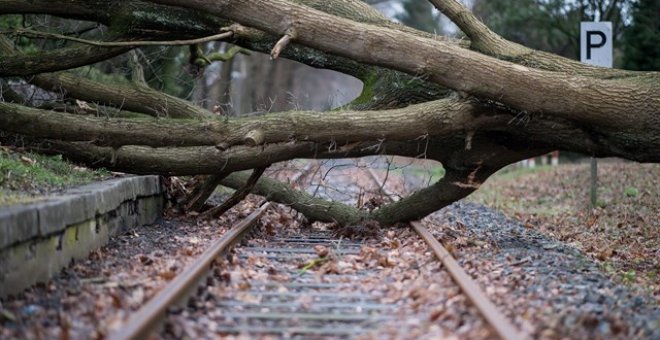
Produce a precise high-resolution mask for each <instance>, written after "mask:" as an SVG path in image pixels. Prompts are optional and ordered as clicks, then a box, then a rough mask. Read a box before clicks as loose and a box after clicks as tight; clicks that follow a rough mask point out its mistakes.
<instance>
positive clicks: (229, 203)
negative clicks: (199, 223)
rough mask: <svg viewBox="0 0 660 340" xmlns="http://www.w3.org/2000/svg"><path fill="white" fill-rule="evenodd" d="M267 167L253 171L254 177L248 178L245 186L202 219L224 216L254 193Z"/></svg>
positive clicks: (206, 212)
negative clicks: (251, 192) (253, 190)
mask: <svg viewBox="0 0 660 340" xmlns="http://www.w3.org/2000/svg"><path fill="white" fill-rule="evenodd" d="M266 168H267V167H262V168H256V169H254V171H252V175H250V178H248V180H247V182H245V185H244V186H243V187H242V188H240V189H238V190H236V192H234V194H233V195H231V197H229V198H228V199H227V200H226V201H225V202H224V203H222V204H221V205H219V206H217V207H215V208H212V209H209V210H207V211H205V212H204V213H203V214H202V215H201V218H203V219H211V218H214V217H218V216H220V215H222V214H224V213H225V212H226V211H227V210H229V209H231V208H232V207H233V206H235V205H236V204H238V202H240V201H242V200H243V199H244V198H245V197H246V196H247V195H248V194H249V193H250V191H252V189H253V188H254V186H255V184H256V183H257V181H258V180H259V178H260V177H261V175H263V173H264V171H266Z"/></svg>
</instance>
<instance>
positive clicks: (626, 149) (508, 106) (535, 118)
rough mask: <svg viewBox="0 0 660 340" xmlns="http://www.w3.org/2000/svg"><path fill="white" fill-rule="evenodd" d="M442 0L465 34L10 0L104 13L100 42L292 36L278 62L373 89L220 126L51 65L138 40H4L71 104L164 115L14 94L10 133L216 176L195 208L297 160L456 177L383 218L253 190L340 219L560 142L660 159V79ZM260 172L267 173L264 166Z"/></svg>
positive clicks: (367, 18)
mask: <svg viewBox="0 0 660 340" xmlns="http://www.w3.org/2000/svg"><path fill="white" fill-rule="evenodd" d="M431 2H432V3H433V4H434V5H435V6H436V7H437V8H438V9H439V10H440V11H441V12H443V13H444V14H445V15H447V17H449V18H450V19H451V20H452V21H454V22H455V23H456V24H457V25H458V27H459V28H460V29H461V30H463V32H465V33H466V35H467V36H468V38H469V40H455V39H450V38H445V37H440V36H435V35H432V34H428V33H424V32H420V31H417V30H415V29H412V28H408V27H405V26H402V25H399V24H395V23H392V22H390V21H389V20H387V19H386V18H384V17H383V16H382V15H381V14H379V13H378V12H377V11H375V10H373V9H371V8H370V7H369V6H368V5H366V4H365V3H363V2H361V1H358V0H327V1H320V0H289V1H286V0H270V1H263V0H217V1H212V2H211V1H202V0H185V1H184V0H155V1H138V0H129V1H122V2H111V1H83V0H67V1H45V0H36V1H29V2H27V1H16V0H0V15H2V14H50V15H55V16H60V17H64V18H69V19H75V20H86V21H92V22H97V23H99V24H101V25H105V26H106V27H107V29H108V33H107V34H105V35H102V37H104V38H105V39H108V40H112V38H113V37H122V40H175V39H191V38H200V37H205V36H213V35H216V34H218V33H220V32H221V31H227V32H231V33H232V36H231V38H230V39H229V40H230V41H229V42H231V43H234V44H237V45H239V46H241V47H244V48H247V49H250V50H254V51H259V52H265V53H269V52H271V50H272V49H273V47H274V45H275V44H276V43H277V41H280V40H281V38H282V37H283V36H286V37H287V38H286V39H285V40H282V41H287V44H283V43H281V44H280V45H279V47H278V49H277V51H276V52H277V54H279V57H280V58H289V59H293V60H296V61H299V62H302V63H305V64H307V65H310V66H313V67H318V68H325V69H331V70H335V71H339V72H342V73H345V74H348V75H351V76H354V77H356V78H358V79H360V80H361V81H362V82H363V83H364V89H363V92H362V95H361V96H360V97H359V98H358V99H357V100H355V101H354V102H353V103H351V104H349V105H347V106H346V107H344V108H342V109H340V110H335V111H331V112H323V113H319V112H303V111H295V112H293V111H292V112H278V113H269V114H267V115H265V116H261V117H253V118H235V119H234V118H232V119H224V118H222V119H221V118H218V117H214V116H213V114H212V113H210V112H209V111H206V110H204V109H202V108H199V107H197V106H195V105H193V104H192V103H190V102H188V101H186V100H183V99H180V98H176V97H172V96H168V95H166V94H163V93H161V92H159V91H157V90H155V89H152V88H149V87H148V86H146V85H145V84H144V83H139V82H137V83H136V82H134V83H130V84H104V83H100V82H96V81H92V80H90V79H87V78H84V77H81V76H77V75H74V74H72V73H67V72H58V73H45V72H54V71H66V70H68V69H71V68H74V67H77V66H81V65H88V64H92V63H94V62H97V61H101V60H105V59H108V58H111V57H113V56H116V55H119V54H122V53H124V52H126V51H129V50H130V48H129V47H116V48H100V47H90V46H86V45H80V44H79V43H69V44H68V45H66V47H63V48H61V49H45V50H43V51H40V52H38V53H31V54H25V53H21V52H20V51H18V50H17V49H16V48H15V46H13V44H12V42H11V41H9V40H8V39H6V38H5V37H0V54H1V55H2V58H0V77H8V76H23V77H25V78H24V80H25V81H28V82H30V83H32V84H35V85H37V86H39V87H41V88H43V89H46V90H51V91H54V92H57V93H61V94H63V98H65V99H67V100H83V101H87V102H90V103H93V104H98V105H107V106H109V107H113V108H115V109H120V110H129V111H132V112H138V113H142V114H147V115H150V116H152V117H147V118H141V119H129V118H107V117H95V116H92V115H87V116H81V115H72V114H69V113H65V112H56V111H57V110H46V109H39V108H34V107H29V105H26V104H25V103H27V102H29V101H27V100H21V98H20V96H19V95H17V94H16V93H13V92H9V91H6V90H3V97H4V98H5V102H0V131H1V132H3V134H5V135H7V134H20V135H23V136H26V137H27V138H28V139H29V140H30V141H31V144H30V145H31V147H33V148H34V149H37V150H41V151H42V152H59V153H63V154H65V155H67V156H68V157H70V158H72V159H75V160H79V161H82V162H85V163H87V164H91V165H93V166H103V167H107V168H110V169H116V170H120V171H126V172H133V173H157V174H165V175H211V177H210V178H211V180H209V181H208V182H207V185H205V186H204V187H203V189H204V190H202V191H200V192H198V195H197V196H196V197H198V198H197V199H195V200H192V201H191V202H192V203H191V204H192V205H190V206H188V208H191V209H195V208H199V207H200V206H201V204H203V201H204V200H205V199H206V198H205V197H206V196H207V194H208V193H209V192H210V191H212V190H213V188H214V187H215V185H216V184H217V182H218V181H220V180H221V179H222V178H223V177H224V176H225V175H226V174H229V173H232V172H236V171H240V170H248V169H261V168H264V167H267V166H268V165H270V164H272V163H276V162H280V161H286V160H290V159H294V158H343V157H361V156H367V155H374V154H390V155H401V156H407V157H418V156H420V155H423V156H424V157H426V158H429V159H434V160H437V161H439V162H441V163H442V165H443V167H444V168H445V169H446V170H447V174H446V176H445V177H444V178H443V179H441V180H440V181H438V182H437V183H435V184H433V185H431V186H430V187H428V188H426V189H423V190H420V191H418V192H416V193H414V194H412V195H410V196H409V197H406V198H404V199H402V200H401V201H398V202H396V203H392V204H390V205H387V206H383V207H380V208H379V209H376V210H375V211H373V212H372V213H367V212H364V211H360V210H357V209H356V208H353V207H349V206H346V205H343V204H340V203H337V202H326V201H323V200H319V199H318V198H313V197H311V196H309V195H307V194H305V193H302V192H298V191H296V190H294V189H292V188H291V187H289V186H287V185H285V184H282V183H277V182H274V181H272V180H269V179H266V178H261V179H260V180H259V181H257V182H256V183H254V185H255V186H254V188H253V189H254V192H255V193H258V194H261V195H264V196H267V197H268V198H269V199H272V200H274V201H278V202H281V203H284V204H289V205H291V206H292V207H294V208H295V209H297V210H298V211H300V212H302V213H303V214H305V215H306V216H307V217H308V218H310V219H311V220H319V221H327V222H337V223H340V224H351V223H358V222H360V221H364V220H376V221H378V222H380V223H381V224H392V223H395V222H399V221H407V220H411V219H417V218H421V217H423V216H425V215H427V214H429V213H431V212H433V211H435V210H437V209H439V208H441V207H443V206H445V205H447V204H450V203H452V202H454V201H456V200H458V199H461V198H463V197H465V196H466V195H469V194H470V193H471V192H473V191H474V190H477V189H478V187H479V185H480V184H481V183H482V182H483V181H484V180H485V179H486V178H488V176H490V175H491V174H492V173H494V172H495V171H497V170H498V169H500V168H502V167H503V166H506V165H507V164H510V163H512V162H515V161H518V160H521V159H525V158H528V157H530V156H534V155H538V154H542V153H545V152H548V151H550V150H555V149H563V150H570V151H575V152H581V153H585V154H591V155H595V156H603V157H605V156H618V157H623V158H627V159H631V160H636V161H644V162H660V73H657V72H646V73H639V72H630V71H624V70H615V69H613V70H610V69H602V68H597V67H591V66H587V65H584V64H581V63H578V62H576V61H573V60H568V59H565V58H561V57H558V56H555V55H552V54H548V53H543V52H539V51H534V50H531V49H529V48H527V47H524V46H521V45H518V44H515V43H512V42H510V41H507V40H505V39H503V38H502V37H500V36H498V35H497V34H495V33H494V32H492V31H490V30H489V29H488V27H486V26H485V25H484V24H483V23H481V22H480V21H479V20H478V19H477V18H475V17H474V15H472V14H471V13H470V12H469V11H468V10H467V9H466V8H465V7H464V6H463V5H462V4H460V3H459V2H457V1H455V0H437V1H436V0H431ZM193 50H196V49H193ZM198 59H199V58H198ZM206 63H207V62H206V61H204V62H203V63H202V64H204V65H205V64H206ZM198 66H199V65H198ZM138 78H139V77H138ZM6 83H7V82H6V81H4V80H3V87H4V84H6ZM58 110H59V109H58ZM366 110H371V111H366ZM59 111H66V109H64V110H59ZM87 113H88V114H89V113H90V112H87ZM170 118H177V119H170ZM5 138H6V137H5ZM3 142H5V141H3ZM254 174H255V176H253V179H254V180H256V178H258V177H259V172H258V171H255V172H254ZM247 181H248V178H247V176H245V175H243V174H239V173H234V174H231V175H229V176H228V177H226V178H224V179H222V184H223V185H227V186H231V187H234V188H237V189H238V188H244V190H242V191H241V192H240V193H241V194H242V193H245V192H247V191H249V190H247V189H246V188H245V187H244V186H245V183H246V182H247ZM237 197H239V198H240V196H237Z"/></svg>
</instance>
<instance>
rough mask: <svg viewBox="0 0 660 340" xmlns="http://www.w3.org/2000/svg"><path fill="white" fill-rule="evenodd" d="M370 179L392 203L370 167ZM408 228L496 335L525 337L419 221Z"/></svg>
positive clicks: (508, 339)
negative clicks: (422, 241)
mask: <svg viewBox="0 0 660 340" xmlns="http://www.w3.org/2000/svg"><path fill="white" fill-rule="evenodd" d="M367 169H368V170H369V174H370V175H371V178H372V179H373V180H374V182H375V183H376V185H377V186H378V187H379V188H381V190H382V193H383V194H384V195H385V196H386V197H387V198H388V199H389V200H390V201H394V199H393V197H395V195H394V194H392V193H391V192H389V191H388V190H387V188H386V187H385V183H381V181H380V179H379V178H378V175H377V174H376V173H375V172H374V171H373V169H372V168H371V167H367ZM410 226H411V227H412V228H413V229H414V230H415V232H417V234H419V236H420V237H421V238H422V239H423V240H424V241H425V242H426V243H427V244H428V246H429V248H431V250H433V253H434V254H435V256H436V257H437V258H438V259H439V260H440V262H442V264H443V265H444V266H445V268H447V271H448V272H449V274H450V275H451V277H452V279H453V280H454V282H456V284H457V285H458V286H459V287H460V288H461V291H463V293H464V294H465V295H466V296H467V297H468V299H470V301H471V302H472V303H473V304H474V306H475V307H477V310H479V313H481V315H482V316H483V317H484V319H486V321H487V322H488V323H489V324H490V325H491V326H492V327H493V329H494V330H495V332H496V333H497V335H498V336H499V337H500V338H501V339H504V340H518V339H524V338H525V337H524V336H523V335H522V334H520V333H519V332H518V330H517V329H516V328H515V327H514V326H513V324H511V322H510V321H509V320H507V319H506V318H505V317H504V316H503V314H502V313H501V312H500V311H499V310H498V309H497V307H496V306H495V305H494V304H493V303H492V302H491V301H490V300H489V299H488V297H487V296H486V294H485V293H484V292H483V291H482V290H481V289H480V288H479V286H478V285H477V283H476V282H474V280H472V279H471V278H470V276H469V275H468V274H467V273H466V272H465V270H463V268H462V267H461V266H460V265H459V264H458V262H457V261H456V259H454V257H453V256H451V254H450V253H449V251H447V249H446V248H445V247H444V246H443V245H442V244H441V243H440V242H438V240H436V238H435V237H433V235H432V234H431V233H430V232H429V231H428V229H426V227H424V225H422V223H421V222H420V221H413V222H410Z"/></svg>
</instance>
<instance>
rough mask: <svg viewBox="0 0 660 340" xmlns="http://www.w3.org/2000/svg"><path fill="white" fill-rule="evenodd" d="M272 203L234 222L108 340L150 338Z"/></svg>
mask: <svg viewBox="0 0 660 340" xmlns="http://www.w3.org/2000/svg"><path fill="white" fill-rule="evenodd" d="M270 206H271V203H268V202H267V203H265V204H264V205H262V206H261V207H259V208H258V209H257V210H255V211H254V212H253V213H252V214H250V215H249V216H248V217H246V218H245V219H244V220H242V221H241V222H239V223H237V224H236V225H234V226H233V227H232V228H231V229H230V230H229V231H227V233H225V234H224V235H223V236H222V237H221V238H220V239H218V240H217V241H216V242H214V243H213V244H212V245H211V246H210V247H209V248H208V249H207V250H206V251H204V253H203V254H202V255H200V257H199V258H198V259H196V260H195V262H193V264H192V265H191V266H189V267H188V268H186V269H185V270H184V271H183V272H182V273H181V274H179V275H177V276H176V278H175V279H174V280H172V282H170V283H168V284H167V285H166V286H165V288H163V290H161V291H160V292H159V293H158V294H157V295H156V296H154V297H153V298H151V300H149V301H148V302H147V303H146V304H145V305H144V306H142V307H141V308H140V309H139V310H138V311H137V312H135V313H134V314H133V315H132V316H131V318H130V320H129V321H128V322H127V323H126V324H125V325H123V326H122V328H121V329H120V330H118V331H117V332H115V333H113V334H110V336H109V337H108V339H111V340H124V339H146V338H148V337H149V335H150V334H151V332H152V331H153V330H154V329H155V328H156V327H157V326H158V325H159V322H160V321H161V320H162V319H163V318H164V317H165V315H166V313H167V309H168V308H169V307H170V306H172V305H174V304H175V303H177V302H179V301H182V300H183V299H184V298H185V297H186V296H188V294H189V293H191V292H192V290H194V288H196V287H197V285H198V284H199V282H200V280H202V279H203V278H204V277H205V275H206V274H207V273H208V271H209V268H210V267H211V264H212V263H213V261H214V260H215V259H216V258H218V257H219V256H220V255H221V254H222V253H223V252H224V251H226V250H227V249H228V248H229V247H230V246H231V245H233V244H235V243H236V242H237V241H239V240H240V239H241V238H242V237H243V236H244V235H245V234H246V233H247V231H249V230H250V229H251V227H252V226H254V225H255V223H256V222H257V220H258V219H259V217H261V215H263V213H264V212H265V211H266V210H267V209H268V208H269V207H270Z"/></svg>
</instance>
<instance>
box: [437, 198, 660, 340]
mask: <svg viewBox="0 0 660 340" xmlns="http://www.w3.org/2000/svg"><path fill="white" fill-rule="evenodd" d="M427 224H428V225H429V227H430V228H431V229H432V230H433V233H434V235H435V236H436V238H438V239H439V240H441V241H443V242H444V243H446V244H449V245H450V247H451V248H453V249H454V250H455V255H456V257H457V258H458V259H459V262H460V263H461V264H462V265H463V266H464V268H466V270H467V271H468V273H470V274H471V275H472V276H473V277H474V278H475V279H476V280H477V281H478V282H479V283H480V284H481V286H482V287H483V288H484V290H485V291H486V292H487V294H488V295H489V297H490V298H491V299H492V300H493V301H494V302H495V303H496V304H497V305H498V306H500V307H501V308H503V309H504V311H505V313H506V315H507V316H508V317H510V318H511V319H512V320H514V322H515V323H516V324H517V325H518V326H519V327H521V328H522V329H524V330H525V331H526V332H527V333H529V334H530V335H532V336H533V337H535V338H564V337H568V338H621V339H623V338H638V339H639V338H647V339H660V324H659V320H660V309H659V308H658V297H654V296H652V295H650V294H649V292H646V291H643V290H640V289H637V288H635V287H628V286H625V285H622V284H617V283H615V282H613V281H612V280H610V279H609V278H608V277H607V276H606V275H605V274H603V272H602V271H601V270H600V268H599V267H598V265H597V264H596V263H594V262H593V261H591V260H590V259H589V258H588V257H586V256H585V255H584V254H582V253H580V251H578V250H577V249H576V248H574V247H572V246H570V245H566V244H563V243H561V242H558V241H555V240H553V239H550V238H548V237H545V236H544V235H542V234H540V233H538V232H536V231H534V230H530V229H527V228H525V226H524V225H523V224H522V223H520V222H519V221H517V220H514V219H510V218H507V217H506V216H504V215H502V214H500V213H498V212H496V211H493V210H491V209H489V208H486V207H484V206H482V205H478V204H473V203H462V202H458V203H454V204H453V205H451V206H449V207H446V208H445V209H443V210H441V211H440V212H437V213H436V214H434V215H433V216H431V217H430V218H428V221H427Z"/></svg>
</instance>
